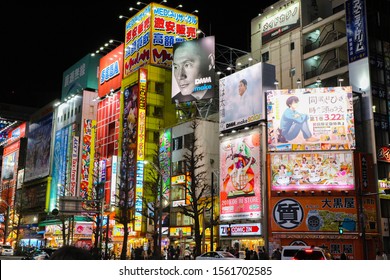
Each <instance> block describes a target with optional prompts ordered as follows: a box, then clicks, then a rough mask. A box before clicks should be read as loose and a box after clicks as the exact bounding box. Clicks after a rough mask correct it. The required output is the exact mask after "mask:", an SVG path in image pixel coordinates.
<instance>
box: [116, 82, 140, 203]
mask: <svg viewBox="0 0 390 280" xmlns="http://www.w3.org/2000/svg"><path fill="white" fill-rule="evenodd" d="M137 108H138V84H136V85H133V86H131V87H128V88H125V90H124V91H123V116H122V118H123V142H122V159H121V162H120V167H119V172H120V177H121V178H126V180H119V184H120V187H119V198H118V199H119V201H118V203H119V204H124V203H128V204H129V206H131V207H132V206H133V205H134V203H135V201H134V197H135V183H136V181H135V178H136V177H135V176H136V166H137V161H136V159H137V155H136V153H137V123H138V111H137ZM125 192H127V193H125ZM126 196H128V197H129V199H128V201H126V202H125V201H124V198H125V197H126Z"/></svg>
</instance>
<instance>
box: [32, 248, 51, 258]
mask: <svg viewBox="0 0 390 280" xmlns="http://www.w3.org/2000/svg"><path fill="white" fill-rule="evenodd" d="M49 258H50V256H49V254H48V253H46V252H45V251H40V250H38V251H35V252H34V254H33V255H32V259H33V260H48V259H49Z"/></svg>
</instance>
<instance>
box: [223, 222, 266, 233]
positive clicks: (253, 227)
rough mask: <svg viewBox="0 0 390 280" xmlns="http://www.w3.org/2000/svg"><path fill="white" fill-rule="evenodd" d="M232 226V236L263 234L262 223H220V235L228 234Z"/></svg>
mask: <svg viewBox="0 0 390 280" xmlns="http://www.w3.org/2000/svg"><path fill="white" fill-rule="evenodd" d="M229 227H230V233H231V236H253V235H255V236H260V235H261V224H260V223H253V224H231V225H230V226H229V225H220V226H219V235H220V236H228V228H229Z"/></svg>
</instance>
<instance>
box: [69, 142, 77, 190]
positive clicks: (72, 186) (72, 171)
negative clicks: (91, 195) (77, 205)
mask: <svg viewBox="0 0 390 280" xmlns="http://www.w3.org/2000/svg"><path fill="white" fill-rule="evenodd" d="M78 152H79V137H78V136H73V141H72V159H71V161H72V162H71V169H70V190H69V191H70V195H71V196H75V195H76V184H77V168H78V159H79V154H78Z"/></svg>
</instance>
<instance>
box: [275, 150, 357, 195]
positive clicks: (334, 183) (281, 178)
mask: <svg viewBox="0 0 390 280" xmlns="http://www.w3.org/2000/svg"><path fill="white" fill-rule="evenodd" d="M270 162H271V171H270V172H271V190H272V191H283V190H284V191H309V190H310V191H312V190H313V191H315V190H317V191H318V190H326V191H328V190H340V191H341V190H354V189H355V186H354V165H353V153H352V152H318V153H311V152H307V153H274V154H270Z"/></svg>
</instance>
